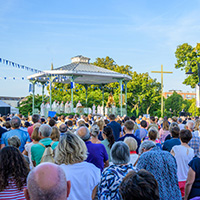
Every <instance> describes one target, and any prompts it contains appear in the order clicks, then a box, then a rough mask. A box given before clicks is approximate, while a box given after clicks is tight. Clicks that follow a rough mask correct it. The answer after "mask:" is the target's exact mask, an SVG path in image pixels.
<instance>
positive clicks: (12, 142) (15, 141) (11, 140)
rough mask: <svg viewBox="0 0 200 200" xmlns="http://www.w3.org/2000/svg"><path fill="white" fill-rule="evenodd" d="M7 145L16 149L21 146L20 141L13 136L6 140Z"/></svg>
mask: <svg viewBox="0 0 200 200" xmlns="http://www.w3.org/2000/svg"><path fill="white" fill-rule="evenodd" d="M8 145H10V146H13V147H16V148H17V149H18V148H19V147H20V146H21V141H20V139H19V138H18V137H17V136H16V135H14V136H12V137H10V138H8Z"/></svg>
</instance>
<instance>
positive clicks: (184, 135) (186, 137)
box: [179, 129, 192, 144]
mask: <svg viewBox="0 0 200 200" xmlns="http://www.w3.org/2000/svg"><path fill="white" fill-rule="evenodd" d="M179 137H180V140H181V142H182V143H186V144H188V142H189V141H190V140H191V139H192V133H191V131H190V130H188V129H182V130H181V131H180V136H179Z"/></svg>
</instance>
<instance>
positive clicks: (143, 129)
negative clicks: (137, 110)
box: [134, 120, 148, 140]
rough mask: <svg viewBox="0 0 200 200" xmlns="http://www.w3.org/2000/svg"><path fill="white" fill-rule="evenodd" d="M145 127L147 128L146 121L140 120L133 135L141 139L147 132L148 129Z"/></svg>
mask: <svg viewBox="0 0 200 200" xmlns="http://www.w3.org/2000/svg"><path fill="white" fill-rule="evenodd" d="M146 128H147V122H146V121H145V120H142V121H141V122H140V128H139V129H137V130H136V131H135V134H134V135H135V136H136V137H137V138H139V139H140V140H143V139H144V138H145V137H147V134H148V131H147V129H146Z"/></svg>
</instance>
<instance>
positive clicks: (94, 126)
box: [90, 124, 100, 137]
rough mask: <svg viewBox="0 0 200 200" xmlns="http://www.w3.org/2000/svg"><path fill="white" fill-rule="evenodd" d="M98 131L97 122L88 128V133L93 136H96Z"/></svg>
mask: <svg viewBox="0 0 200 200" xmlns="http://www.w3.org/2000/svg"><path fill="white" fill-rule="evenodd" d="M99 131H100V129H99V126H98V125H97V124H94V125H93V126H92V127H91V129H90V134H91V136H93V137H97V136H98V135H99Z"/></svg>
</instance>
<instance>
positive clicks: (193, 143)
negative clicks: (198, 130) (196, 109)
mask: <svg viewBox="0 0 200 200" xmlns="http://www.w3.org/2000/svg"><path fill="white" fill-rule="evenodd" d="M186 128H187V129H188V130H190V131H191V133H192V139H191V140H190V142H189V143H188V145H189V146H190V147H191V148H192V149H194V155H195V156H196V155H199V150H200V137H199V136H198V135H196V134H195V133H194V122H193V121H192V120H189V121H187V124H186Z"/></svg>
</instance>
